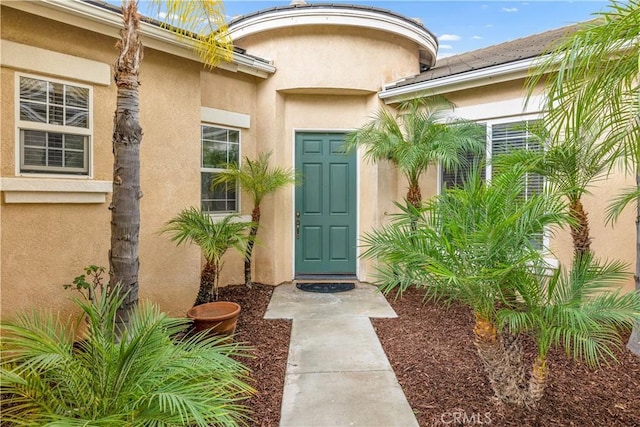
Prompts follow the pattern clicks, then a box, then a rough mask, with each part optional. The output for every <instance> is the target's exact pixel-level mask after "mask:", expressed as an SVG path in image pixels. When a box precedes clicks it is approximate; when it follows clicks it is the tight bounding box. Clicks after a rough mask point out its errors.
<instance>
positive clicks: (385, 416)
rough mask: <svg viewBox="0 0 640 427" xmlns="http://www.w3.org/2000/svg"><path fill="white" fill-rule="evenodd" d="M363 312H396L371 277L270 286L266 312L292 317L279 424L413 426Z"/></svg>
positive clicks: (288, 426) (381, 314) (302, 426)
mask: <svg viewBox="0 0 640 427" xmlns="http://www.w3.org/2000/svg"><path fill="white" fill-rule="evenodd" d="M369 317H396V314H395V312H394V311H393V309H392V308H391V307H390V306H389V304H388V303H387V301H386V300H385V299H384V297H383V296H382V295H380V294H378V293H376V292H375V288H374V287H373V286H371V285H366V284H358V285H357V286H356V289H354V290H352V291H347V292H340V293H333V294H319V293H312V292H303V291H300V290H299V289H297V288H296V287H295V285H293V284H286V285H280V286H278V287H277V288H276V289H275V291H274V293H273V296H272V297H271V302H270V303H269V307H268V308H267V312H266V314H265V318H266V319H282V318H284V319H293V326H292V330H291V344H290V346H289V359H288V361H287V372H286V377H285V386H284V394H283V397H282V414H281V418H280V426H282V427H294V426H295V427H311V426H322V427H325V426H326V427H328V426H367V427H376V426H380V427H392V426H398V427H410V426H418V422H417V421H416V418H415V416H414V415H413V411H412V410H411V407H410V406H409V403H408V402H407V399H406V398H405V396H404V393H403V392H402V389H401V388H400V385H399V384H398V381H397V379H396V376H395V374H394V373H393V370H392V369H391V365H390V364H389V361H388V360H387V356H386V355H385V353H384V351H383V350H382V346H381V344H380V341H379V340H378V337H377V335H376V333H375V331H374V329H373V326H372V325H371V322H370V321H369Z"/></svg>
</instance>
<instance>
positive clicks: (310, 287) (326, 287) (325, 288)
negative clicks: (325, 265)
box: [296, 282, 356, 294]
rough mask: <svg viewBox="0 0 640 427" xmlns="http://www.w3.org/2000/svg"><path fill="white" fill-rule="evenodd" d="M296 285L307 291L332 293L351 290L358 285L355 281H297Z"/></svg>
mask: <svg viewBox="0 0 640 427" xmlns="http://www.w3.org/2000/svg"><path fill="white" fill-rule="evenodd" d="M296 287H297V288H298V289H300V290H301V291H305V292H318V293H323V294H330V293H334V292H345V291H350V290H352V289H353V288H355V287H356V284H355V283H353V282H339V283H337V282H335V283H297V284H296Z"/></svg>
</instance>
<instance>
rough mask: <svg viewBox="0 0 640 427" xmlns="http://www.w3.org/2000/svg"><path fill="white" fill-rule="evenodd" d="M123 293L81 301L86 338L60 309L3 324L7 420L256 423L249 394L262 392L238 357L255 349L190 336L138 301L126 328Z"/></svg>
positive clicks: (184, 323) (182, 325) (0, 373)
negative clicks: (78, 336) (122, 325)
mask: <svg viewBox="0 0 640 427" xmlns="http://www.w3.org/2000/svg"><path fill="white" fill-rule="evenodd" d="M112 289H115V290H117V286H116V287H113V288H112ZM119 294H121V292H112V293H111V294H109V293H108V292H104V293H102V296H101V297H99V298H98V299H96V300H94V302H93V303H91V302H83V301H81V300H78V299H77V300H76V303H77V304H78V305H79V306H80V307H81V309H82V311H83V315H84V316H83V319H87V320H86V322H87V332H86V334H85V336H84V339H83V340H82V341H79V342H76V343H74V335H73V332H72V330H70V329H69V327H68V321H63V320H62V319H60V318H58V317H54V316H53V315H52V314H48V315H36V314H33V313H32V314H30V315H24V316H22V317H21V318H19V319H17V320H16V321H10V322H3V323H2V326H1V328H2V337H1V339H2V341H1V342H2V344H1V346H2V349H3V351H2V359H1V362H0V378H1V379H0V381H1V383H0V384H1V387H0V390H1V391H0V392H1V393H2V398H3V402H2V420H3V424H4V422H7V423H9V424H10V425H21V426H33V427H36V426H43V425H51V426H53V425H58V426H88V425H92V426H112V427H113V426H115V427H118V426H121V427H125V426H133V425H136V426H138V425H141V426H142V425H144V426H147V425H148V426H151V425H154V426H161V425H162V426H165V425H166V426H168V425H172V426H177V425H190V426H195V425H197V426H202V427H205V426H210V425H228V426H232V425H233V426H235V425H239V424H244V423H246V421H247V418H248V417H247V415H248V414H247V409H246V408H245V407H244V406H242V405H241V400H243V399H246V398H248V397H249V396H250V395H251V394H252V393H254V392H255V391H254V390H253V389H252V388H251V387H250V386H249V385H248V384H247V381H248V379H249V377H248V375H249V371H248V369H247V368H246V367H245V366H244V365H242V364H241V363H240V362H238V361H237V360H236V359H237V358H238V357H245V356H247V354H248V351H247V349H246V348H244V347H242V346H241V345H238V344H234V343H232V342H230V341H229V340H226V339H224V338H222V339H221V338H212V337H208V336H206V335H202V334H200V335H197V336H186V335H184V331H186V329H187V327H188V325H189V320H188V319H172V318H169V317H167V316H166V315H165V314H163V313H160V311H159V310H158V309H157V308H156V307H154V306H152V305H150V304H143V305H140V306H136V307H134V308H133V310H132V311H131V316H130V318H129V321H130V323H129V328H128V329H127V330H126V331H124V332H121V333H119V331H118V330H117V329H116V328H117V326H116V320H117V315H116V310H117V307H118V306H119V305H120V303H121V298H119V297H116V296H117V295H119ZM121 334H122V335H123V336H124V337H123V339H120V335H121ZM181 335H184V336H185V338H182V339H179V338H176V337H177V336H181Z"/></svg>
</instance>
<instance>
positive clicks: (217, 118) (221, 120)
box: [200, 107, 251, 129]
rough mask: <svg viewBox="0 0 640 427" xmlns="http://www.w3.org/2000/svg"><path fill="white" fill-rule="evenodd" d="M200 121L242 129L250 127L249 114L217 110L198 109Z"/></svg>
mask: <svg viewBox="0 0 640 427" xmlns="http://www.w3.org/2000/svg"><path fill="white" fill-rule="evenodd" d="M200 120H201V121H203V122H205V123H212V124H220V125H224V126H233V127H236V128H243V129H249V128H250V127H251V116H250V115H249V114H242V113H236V112H233V111H227V110H219V109H217V108H209V107H200Z"/></svg>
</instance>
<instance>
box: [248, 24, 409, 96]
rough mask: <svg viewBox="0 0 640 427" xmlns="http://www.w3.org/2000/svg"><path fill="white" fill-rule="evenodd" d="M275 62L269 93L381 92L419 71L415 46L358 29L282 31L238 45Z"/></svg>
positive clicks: (290, 29) (391, 36)
mask: <svg viewBox="0 0 640 427" xmlns="http://www.w3.org/2000/svg"><path fill="white" fill-rule="evenodd" d="M236 44H237V45H238V46H241V47H243V48H246V49H247V50H248V51H250V52H252V53H253V54H256V55H258V56H261V57H264V58H268V59H271V60H273V61H274V63H275V64H276V66H277V72H276V74H275V75H274V77H273V78H271V79H269V81H270V82H271V83H272V84H274V86H273V89H275V90H284V89H305V88H313V89H320V88H339V89H343V90H362V91H376V92H377V91H379V90H380V89H381V87H382V85H383V84H385V83H388V82H390V81H393V80H395V79H398V78H400V77H404V76H407V75H410V74H417V73H418V72H419V65H418V47H417V46H416V45H415V44H414V43H412V42H410V41H408V40H404V39H402V38H400V37H398V36H394V35H390V34H388V33H383V32H380V31H374V30H369V29H362V28H349V27H342V26H341V27H335V26H319V25H315V26H307V27H294V28H282V29H278V30H272V31H269V32H265V33H260V34H256V35H252V36H249V37H246V38H242V39H240V40H237V41H236Z"/></svg>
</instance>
